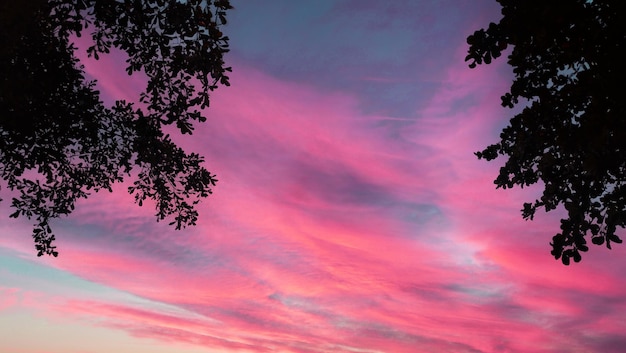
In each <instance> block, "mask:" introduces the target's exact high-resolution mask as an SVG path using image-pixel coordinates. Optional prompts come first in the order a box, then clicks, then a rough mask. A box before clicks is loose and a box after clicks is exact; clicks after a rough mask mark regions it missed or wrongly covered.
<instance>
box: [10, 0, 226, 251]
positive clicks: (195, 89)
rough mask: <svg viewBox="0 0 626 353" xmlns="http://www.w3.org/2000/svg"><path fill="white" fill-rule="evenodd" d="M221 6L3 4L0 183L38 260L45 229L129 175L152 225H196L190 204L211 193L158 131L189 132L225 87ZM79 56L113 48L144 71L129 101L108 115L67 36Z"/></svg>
mask: <svg viewBox="0 0 626 353" xmlns="http://www.w3.org/2000/svg"><path fill="white" fill-rule="evenodd" d="M231 8H232V6H231V5H230V3H229V1H228V0H186V1H176V0H117V1H114V0H28V1H2V2H1V4H0V48H2V49H1V51H0V176H1V177H2V179H3V180H4V183H5V187H6V188H8V189H9V190H12V192H13V194H14V195H16V196H15V197H12V202H11V206H12V208H13V209H14V212H13V211H12V214H11V215H10V216H11V217H19V216H25V217H27V218H29V219H34V220H35V221H36V222H35V224H34V229H33V233H32V236H33V238H34V241H35V246H36V249H37V254H38V255H39V256H41V255H43V254H48V255H54V256H57V254H58V252H57V250H56V247H55V245H54V240H55V235H54V233H53V231H52V229H51V227H50V221H51V220H52V219H54V218H56V217H59V216H61V215H68V214H70V213H71V212H72V210H73V209H74V207H75V203H76V201H77V200H78V199H80V198H86V197H88V196H89V195H90V193H91V192H94V191H96V192H97V191H99V190H102V189H105V190H109V191H111V186H112V184H113V183H115V182H121V181H123V180H124V179H125V178H127V177H131V176H132V178H133V184H132V186H131V187H129V188H128V191H129V192H130V193H131V194H134V197H135V200H136V202H137V203H138V204H139V205H142V203H143V202H144V201H145V200H146V199H152V200H154V202H155V204H156V211H157V213H156V216H157V219H158V220H163V219H166V218H167V219H169V220H170V221H171V223H170V224H172V225H175V227H176V229H181V228H183V227H185V226H188V225H194V224H195V222H196V221H197V218H198V212H197V210H196V205H197V203H198V202H199V201H200V200H201V199H202V198H205V197H207V196H208V195H209V194H210V193H211V192H212V187H213V186H215V183H216V181H217V180H216V178H215V175H214V174H212V173H210V172H209V171H208V170H206V169H205V168H204V167H203V166H202V162H203V157H201V156H200V155H198V154H196V153H186V152H185V151H183V149H181V148H180V147H179V146H177V145H176V144H175V143H174V142H173V141H172V139H171V138H170V136H169V135H168V134H166V133H164V131H163V128H164V127H165V126H167V125H173V126H176V127H177V128H178V130H179V131H180V133H182V134H191V133H192V131H193V127H194V123H196V122H204V121H205V120H206V118H205V117H204V116H202V115H201V113H200V111H199V109H202V108H205V107H207V106H208V105H209V92H210V91H212V90H214V89H215V88H217V87H218V85H229V80H228V76H227V72H228V71H230V70H231V69H230V68H229V67H226V66H225V62H224V58H223V56H224V53H226V52H227V51H228V37H226V36H225V35H224V34H223V33H222V32H221V31H220V28H221V26H222V25H224V24H226V11H227V10H229V9H231ZM84 34H88V35H89V36H90V37H91V39H92V45H91V46H90V47H89V48H88V50H87V52H88V55H89V56H91V57H94V58H95V59H98V58H99V57H100V56H101V55H103V54H106V53H109V51H110V49H111V48H112V47H114V48H118V49H120V50H122V51H124V52H125V53H126V54H127V55H128V59H127V61H126V63H127V68H126V72H127V73H128V74H129V75H132V74H134V73H135V72H138V71H142V72H143V73H145V75H146V76H147V85H146V87H145V90H144V91H143V92H142V93H141V96H140V97H141V98H140V102H139V103H140V104H137V102H125V101H117V102H115V104H113V106H105V104H104V103H103V101H102V100H101V98H100V95H99V92H98V91H97V90H96V84H95V82H93V81H88V80H87V79H86V78H85V72H84V68H83V66H82V65H81V64H80V62H79V60H78V59H77V57H76V53H75V52H76V50H77V49H76V47H75V45H74V44H73V43H72V41H71V39H72V38H73V36H77V37H80V36H81V35H84Z"/></svg>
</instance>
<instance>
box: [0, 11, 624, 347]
mask: <svg viewBox="0 0 626 353" xmlns="http://www.w3.org/2000/svg"><path fill="white" fill-rule="evenodd" d="M241 6H243V5H241ZM433 6H434V5H433ZM397 15H398V14H397V13H396V16H397ZM479 25H482V23H481V24H479ZM472 26H473V27H471V28H472V29H473V28H474V27H475V26H476V25H474V24H472ZM469 31H470V29H466V28H462V29H460V30H459V32H460V33H467V32H469ZM462 39H463V38H459V40H458V41H457V42H455V43H453V45H454V46H453V48H450V49H449V51H450V52H451V53H454V54H453V55H454V57H455V59H456V60H455V61H454V64H451V65H447V66H444V67H438V68H437V70H438V71H437V82H436V84H433V86H434V87H435V89H434V90H433V91H432V92H430V93H429V98H428V99H427V100H419V99H418V98H416V101H417V102H416V108H415V110H414V112H413V113H412V114H410V115H407V116H406V117H399V116H395V115H394V116H391V115H386V114H384V111H385V110H384V109H381V110H380V111H378V112H374V111H373V110H372V109H369V108H368V109H363V107H364V106H365V105H367V106H369V105H370V104H371V102H368V103H367V104H366V103H364V102H363V101H362V99H363V97H364V96H363V95H360V94H357V93H355V92H353V91H351V90H349V89H347V88H345V87H344V88H341V89H334V90H333V89H328V88H326V87H322V85H312V84H309V83H308V82H306V81H299V80H297V79H293V80H286V79H284V78H279V77H276V76H275V75H272V74H270V73H267V72H264V71H263V70H261V69H260V68H258V67H255V66H254V65H252V64H251V63H250V62H249V61H247V60H239V61H238V58H237V57H236V56H234V57H232V58H231V60H232V61H233V62H234V66H235V71H234V73H233V75H232V86H231V87H229V88H223V89H222V88H220V89H219V90H218V91H216V92H214V94H213V95H212V100H213V101H212V105H211V107H210V108H209V109H207V110H206V116H207V117H208V119H209V120H208V122H207V123H206V124H204V125H202V126H198V128H197V130H196V132H195V134H194V136H193V137H192V138H188V137H184V138H179V139H178V142H179V143H180V144H181V145H183V146H184V147H185V149H187V150H189V151H192V150H193V151H197V152H200V153H201V154H203V155H204V156H205V157H206V165H207V167H208V169H209V170H211V171H212V172H214V173H217V174H218V179H219V183H218V186H217V187H216V189H215V194H214V195H213V196H211V197H210V198H209V199H208V200H206V201H205V202H204V203H202V204H201V210H200V212H201V214H200V217H201V219H200V222H199V224H198V226H196V227H193V228H188V229H186V230H185V231H183V232H177V231H174V230H172V229H171V228H170V227H168V226H167V224H166V223H156V222H154V217H153V213H154V212H153V210H152V209H151V208H150V205H147V206H144V207H142V208H139V207H137V206H136V205H133V204H132V202H133V200H132V197H131V196H129V195H127V194H126V193H125V187H124V185H119V186H118V187H117V188H115V190H114V192H113V193H110V194H98V195H95V196H94V197H92V198H90V199H89V200H84V201H81V202H80V204H79V205H78V207H77V208H76V211H75V213H74V214H73V215H72V216H71V217H70V218H67V219H64V220H61V221H59V222H58V223H57V224H56V227H57V228H58V233H60V234H59V247H60V248H61V251H62V254H61V256H60V257H59V258H58V259H54V260H52V259H42V260H40V261H41V264H42V265H43V266H46V267H51V268H53V269H56V270H58V271H61V272H63V273H69V274H72V275H75V276H77V277H78V278H81V279H83V280H86V281H88V282H90V283H96V284H98V285H102V286H105V287H107V288H112V289H115V290H119V291H120V292H124V293H128V294H129V295H132V296H133V297H136V298H141V300H143V302H133V301H130V300H126V299H119V298H117V299H109V298H107V297H96V296H92V295H88V294H84V293H83V294H80V293H78V294H77V293H74V294H71V293H55V294H50V293H49V292H47V290H46V288H41V289H39V290H37V289H28V290H25V289H20V288H19V287H4V286H2V285H1V283H0V317H1V316H2V314H3V312H4V313H6V312H10V311H12V310H18V309H19V308H24V307H29V308H31V310H34V311H36V312H38V313H39V315H40V316H41V317H45V318H54V317H57V316H62V317H64V318H66V320H76V321H77V322H89V323H90V325H94V326H98V327H102V328H106V329H110V330H114V331H122V332H126V333H128V334H130V335H131V336H133V337H136V338H137V340H138V341H137V342H142V341H141V339H144V338H147V339H152V340H157V341H158V342H161V343H162V345H163V346H164V347H171V349H172V350H171V351H172V352H174V351H176V350H177V349H179V348H180V347H194V348H196V349H199V350H200V351H202V352H250V353H253V352H254V353H257V352H310V353H320V352H345V353H348V352H363V353H365V352H367V353H373V352H398V353H402V352H474V353H477V352H484V353H486V352H530V353H535V352H536V353H539V352H542V353H544V352H546V353H547V352H563V351H570V352H587V351H594V352H595V351H598V352H599V351H602V352H618V351H619V350H620V349H622V347H624V346H626V335H624V332H626V320H624V318H623V315H622V313H624V312H625V311H626V299H624V298H626V284H624V283H626V282H625V281H624V273H625V270H626V261H624V260H623V259H624V258H626V257H625V256H624V251H625V250H624V249H623V247H619V248H617V249H615V250H613V251H612V252H610V253H608V252H607V251H605V249H602V248H596V247H593V248H592V249H591V250H592V251H591V253H590V254H588V255H586V257H585V260H584V261H583V262H582V263H581V264H577V265H576V266H573V267H564V266H562V265H560V264H559V263H558V262H556V261H554V260H553V259H552V258H551V257H550V255H549V246H548V244H547V243H548V241H549V237H550V236H551V235H552V233H553V232H555V231H556V229H557V227H558V215H556V216H555V215H545V216H544V215H540V216H539V217H537V218H538V219H537V220H535V221H534V222H532V223H529V222H525V221H523V220H522V219H521V217H520V214H519V209H520V208H521V205H522V203H523V202H524V201H525V200H528V199H531V198H533V197H535V194H536V192H537V190H536V189H532V188H531V189H529V190H513V191H507V192H503V191H496V190H494V186H493V184H492V183H491V180H492V179H493V177H494V176H495V173H496V172H497V169H498V165H497V163H491V164H490V163H486V162H483V161H478V160H476V159H475V157H474V156H473V155H472V152H474V151H476V150H478V149H480V148H482V147H484V146H486V145H487V144H488V143H490V142H492V141H495V139H496V138H497V134H498V130H499V128H500V127H501V126H502V125H503V123H504V121H505V120H503V116H506V114H509V112H508V111H506V110H504V109H502V108H500V107H499V97H500V95H501V94H502V93H503V92H504V91H505V90H506V88H507V85H508V83H509V80H510V77H509V76H508V73H507V71H506V69H505V66H504V65H503V64H504V62H500V63H497V64H494V65H492V66H490V67H486V68H479V69H476V70H469V69H468V68H467V67H466V65H465V64H464V63H463V56H464V52H465V50H466V47H465V45H464V44H463V41H462ZM450 45H452V44H450ZM116 60H117V61H116ZM433 65H434V64H433ZM86 70H87V72H88V73H89V74H90V75H92V76H93V77H95V78H97V79H98V81H99V84H100V87H101V89H102V90H103V93H104V94H105V95H106V96H107V97H109V98H110V99H119V98H125V99H132V97H133V95H134V94H136V91H137V90H138V89H141V85H142V82H141V80H138V79H135V78H128V77H127V76H124V71H123V62H121V63H120V62H119V59H116V57H111V58H110V60H108V61H107V60H104V61H100V62H98V63H94V62H89V61H88V62H87V63H86ZM355 70H356V69H355ZM362 77H363V80H366V81H380V80H381V78H379V77H374V76H365V75H363V76H362ZM387 80H388V79H386V78H385V79H384V80H383V81H385V83H387ZM3 207H6V206H3ZM3 210H4V209H3ZM27 225H28V224H27V222H26V223H17V222H14V223H12V224H10V225H4V226H2V232H3V237H0V247H2V248H3V249H5V250H7V251H9V252H10V254H17V255H11V256H16V257H19V258H24V257H26V256H27V255H26V254H30V253H32V249H31V247H32V245H31V244H30V242H29V241H30V239H22V238H25V237H24V236H23V232H24V231H25V230H26V231H27V230H28V227H27ZM4 234H7V236H4ZM2 276H3V274H2V272H0V279H2V278H3V277H2ZM7 278H8V277H7ZM27 292H28V293H31V294H28V295H26V294H25V293H27ZM23 297H24V298H26V297H31V298H32V297H35V298H48V299H50V300H49V301H47V300H46V299H44V300H36V301H28V300H26V301H24V300H23V299H20V298H23ZM1 323H2V322H1V321H0V324H1ZM0 348H5V347H3V346H2V343H0ZM9 348H11V347H9ZM79 351H81V350H77V351H76V352H79ZM84 351H88V350H87V349H86V348H85V350H84ZM81 352H82V351H81ZM129 352H130V350H129ZM27 353H31V352H27Z"/></svg>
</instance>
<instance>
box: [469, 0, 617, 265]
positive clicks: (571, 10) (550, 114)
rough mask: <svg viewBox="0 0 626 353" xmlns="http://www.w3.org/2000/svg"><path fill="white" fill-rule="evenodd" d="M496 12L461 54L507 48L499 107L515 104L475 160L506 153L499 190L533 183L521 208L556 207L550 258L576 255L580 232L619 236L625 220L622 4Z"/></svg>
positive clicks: (582, 243)
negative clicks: (506, 78) (507, 71)
mask: <svg viewBox="0 0 626 353" xmlns="http://www.w3.org/2000/svg"><path fill="white" fill-rule="evenodd" d="M498 2H499V3H500V4H501V6H502V15H503V17H502V19H501V20H500V22H499V23H497V24H495V23H490V24H489V27H488V28H487V29H481V30H478V31H476V32H474V34H473V35H471V36H469V37H468V38H467V43H468V44H469V53H468V55H467V57H466V59H465V60H466V61H469V62H470V63H469V66H470V67H471V68H474V67H475V66H476V65H477V64H482V63H485V64H489V63H490V62H491V61H492V59H495V58H497V57H499V56H500V55H501V53H502V52H503V51H504V50H506V49H507V48H508V47H509V46H512V47H513V49H512V51H511V53H510V55H509V56H508V63H509V64H510V65H511V66H512V67H513V72H514V74H515V79H514V81H513V83H512V85H511V88H510V91H509V92H508V93H506V94H505V95H504V96H502V105H503V106H505V107H510V108H513V107H514V106H516V105H521V106H523V109H522V110H521V112H520V113H519V114H517V115H515V116H514V117H513V118H512V119H511V120H510V123H509V125H508V126H507V127H505V128H504V130H503V131H502V133H501V135H500V138H501V140H500V142H498V143H496V144H493V145H490V146H488V147H487V148H486V149H484V150H483V151H480V152H477V153H476V155H477V156H478V158H480V159H486V160H493V159H495V158H497V157H498V156H500V155H502V156H506V157H507V158H508V159H507V160H506V162H505V164H504V166H503V167H502V168H501V169H500V173H499V175H498V177H497V178H496V179H495V181H494V183H495V184H496V185H497V187H498V188H503V189H506V188H512V187H513V186H515V185H518V186H520V187H524V186H528V185H532V184H535V183H538V182H541V184H542V185H543V194H542V196H541V197H540V198H539V199H537V200H535V201H534V202H531V203H525V204H524V208H523V210H522V215H523V217H524V218H525V219H530V220H532V219H533V216H534V215H535V212H536V211H537V210H538V209H540V208H543V209H545V210H546V211H551V210H554V209H556V208H557V207H558V206H560V205H562V206H564V208H565V210H566V212H567V217H565V218H564V219H562V220H561V231H560V233H558V234H556V235H555V236H554V237H553V238H552V242H551V245H552V255H554V257H555V259H559V258H560V259H561V261H562V262H563V264H565V265H568V264H569V263H570V259H573V260H574V261H575V262H578V261H580V260H581V254H580V253H581V252H584V251H587V250H588V246H587V239H588V238H590V239H591V242H592V243H594V244H597V245H602V244H606V246H607V247H608V248H609V249H610V248H611V244H612V243H621V242H622V240H621V239H620V238H619V237H618V236H617V234H616V229H617V227H624V225H625V224H626V99H625V98H624V97H626V89H625V88H624V87H626V86H625V84H626V66H625V64H624V63H626V48H625V44H626V25H625V23H626V3H625V2H623V1H617V0H615V1H609V0H606V1H587V0H567V1H566V0H560V1H542V0H524V1H516V0H499V1H498Z"/></svg>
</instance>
